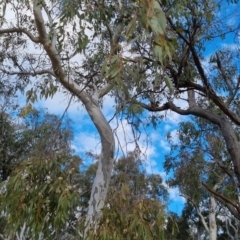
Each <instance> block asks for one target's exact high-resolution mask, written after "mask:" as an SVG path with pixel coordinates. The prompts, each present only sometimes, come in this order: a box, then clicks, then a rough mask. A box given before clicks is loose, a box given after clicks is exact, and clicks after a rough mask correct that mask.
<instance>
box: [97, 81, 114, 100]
mask: <svg viewBox="0 0 240 240" xmlns="http://www.w3.org/2000/svg"><path fill="white" fill-rule="evenodd" d="M112 87H113V85H112V84H110V83H107V84H106V85H104V86H103V87H102V88H101V89H100V90H99V98H102V97H104V96H105V95H106V94H108V93H109V92H110V91H111V90H112Z"/></svg>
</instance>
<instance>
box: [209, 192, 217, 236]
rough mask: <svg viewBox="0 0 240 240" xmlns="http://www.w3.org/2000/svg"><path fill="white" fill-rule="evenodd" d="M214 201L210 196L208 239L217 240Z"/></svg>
mask: <svg viewBox="0 0 240 240" xmlns="http://www.w3.org/2000/svg"><path fill="white" fill-rule="evenodd" d="M215 209H216V200H215V198H214V197H213V196H210V212H209V239H210V240H217V223H216V212H215Z"/></svg>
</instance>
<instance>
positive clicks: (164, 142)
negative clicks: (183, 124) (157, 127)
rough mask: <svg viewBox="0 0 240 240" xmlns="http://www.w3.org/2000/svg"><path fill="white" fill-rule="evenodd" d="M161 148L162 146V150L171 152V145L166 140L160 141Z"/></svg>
mask: <svg viewBox="0 0 240 240" xmlns="http://www.w3.org/2000/svg"><path fill="white" fill-rule="evenodd" d="M160 146H161V148H162V149H164V151H167V152H169V151H170V146H169V143H168V142H167V140H166V139H161V140H160Z"/></svg>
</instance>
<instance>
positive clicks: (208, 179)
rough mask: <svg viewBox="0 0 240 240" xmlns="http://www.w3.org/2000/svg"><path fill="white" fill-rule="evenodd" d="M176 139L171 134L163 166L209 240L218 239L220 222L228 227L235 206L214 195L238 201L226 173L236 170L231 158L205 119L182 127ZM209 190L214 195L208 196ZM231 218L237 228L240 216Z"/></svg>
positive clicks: (218, 136)
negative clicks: (171, 175) (171, 174)
mask: <svg viewBox="0 0 240 240" xmlns="http://www.w3.org/2000/svg"><path fill="white" fill-rule="evenodd" d="M177 135H178V139H177V141H175V142H173V141H172V136H171V135H170V134H169V136H168V137H169V141H170V143H171V152H170V153H169V154H168V155H167V157H166V160H165V163H164V165H165V169H166V171H167V172H169V171H173V173H174V174H173V177H172V178H171V179H169V184H170V185H171V186H178V187H179V190H180V193H181V195H182V196H183V197H185V198H186V201H187V202H188V204H190V205H192V209H195V210H194V211H195V213H196V215H195V218H196V219H199V222H200V223H201V225H202V227H203V228H204V229H205V231H204V232H205V233H206V234H207V235H209V237H210V239H217V236H218V233H219V232H221V231H222V230H221V227H220V226H218V220H219V219H223V218H224V219H225V223H226V224H227V221H228V220H227V219H228V218H229V214H228V213H229V211H232V205H231V204H228V203H224V202H223V201H222V199H221V197H220V198H219V196H218V194H216V195H215V194H214V193H216V192H221V194H224V196H225V197H226V198H227V199H228V200H230V201H231V202H237V201H238V189H237V185H236V183H235V182H234V181H233V180H232V179H231V176H230V175H228V174H227V173H226V171H223V170H224V169H230V170H232V169H233V166H232V163H231V157H230V155H229V153H228V151H227V149H226V146H225V142H224V139H223V137H222V136H221V134H220V132H219V129H218V128H217V127H216V126H214V125H212V124H210V123H209V122H207V121H206V120H204V119H197V118H193V119H192V121H191V122H184V123H181V124H180V127H179V130H178V132H177ZM209 189H212V190H211V191H213V193H212V192H211V193H210V194H209V192H208V190H209ZM217 200H218V201H220V203H218V201H217ZM232 214H233V215H234V216H235V221H234V225H236V226H237V225H238V224H239V215H238V214H235V212H234V211H232ZM230 219H231V218H230ZM197 226H198V223H197ZM196 229H198V227H196Z"/></svg>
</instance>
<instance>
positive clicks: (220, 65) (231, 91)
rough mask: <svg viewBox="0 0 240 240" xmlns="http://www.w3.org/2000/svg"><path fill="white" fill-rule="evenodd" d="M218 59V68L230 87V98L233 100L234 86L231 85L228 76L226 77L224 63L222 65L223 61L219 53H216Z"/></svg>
mask: <svg viewBox="0 0 240 240" xmlns="http://www.w3.org/2000/svg"><path fill="white" fill-rule="evenodd" d="M216 57H217V67H218V69H219V71H220V72H221V74H222V77H223V80H224V81H225V83H226V84H227V86H228V90H229V92H230V98H231V97H232V96H233V88H232V86H231V84H230V82H229V80H228V78H227V75H226V73H225V71H224V69H223V67H222V63H221V60H220V58H219V55H218V53H216Z"/></svg>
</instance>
